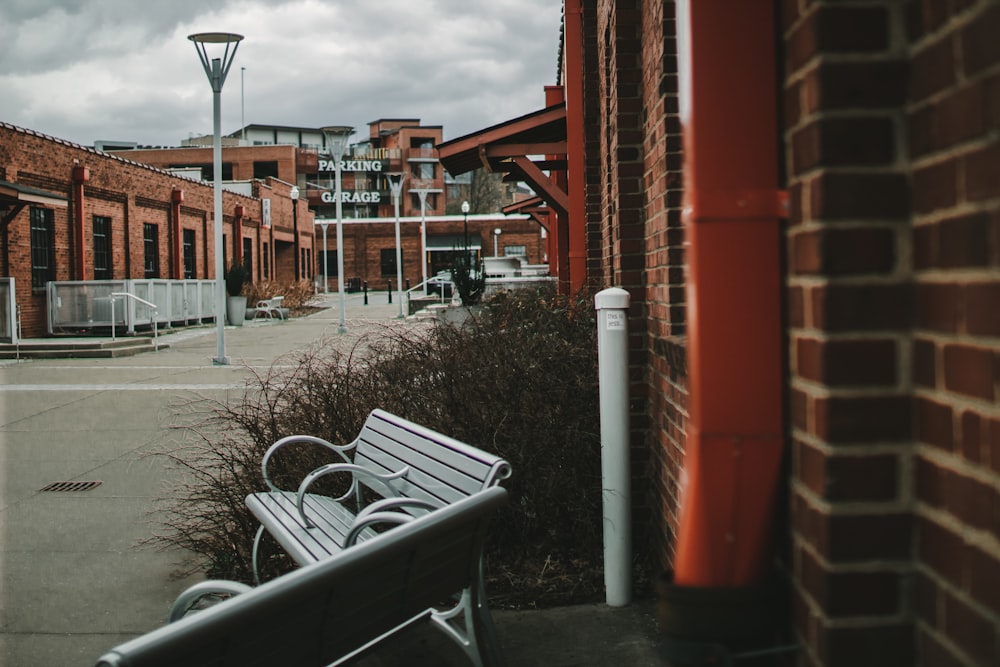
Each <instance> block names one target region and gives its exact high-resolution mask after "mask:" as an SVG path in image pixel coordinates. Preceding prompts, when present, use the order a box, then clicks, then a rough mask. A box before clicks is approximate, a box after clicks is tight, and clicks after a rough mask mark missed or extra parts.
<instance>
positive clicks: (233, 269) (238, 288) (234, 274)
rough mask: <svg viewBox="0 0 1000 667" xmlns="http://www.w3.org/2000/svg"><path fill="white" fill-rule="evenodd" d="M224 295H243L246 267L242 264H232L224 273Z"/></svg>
mask: <svg viewBox="0 0 1000 667" xmlns="http://www.w3.org/2000/svg"><path fill="white" fill-rule="evenodd" d="M225 281H226V294H228V295H229V296H239V295H240V294H242V293H243V283H245V282H246V281H247V267H245V266H244V265H243V262H233V263H232V264H231V265H230V267H229V270H228V271H226V275H225Z"/></svg>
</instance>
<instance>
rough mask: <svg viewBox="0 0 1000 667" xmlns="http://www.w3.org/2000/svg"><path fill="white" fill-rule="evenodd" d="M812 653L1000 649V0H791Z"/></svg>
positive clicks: (794, 297)
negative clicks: (999, 589) (951, 0)
mask: <svg viewBox="0 0 1000 667" xmlns="http://www.w3.org/2000/svg"><path fill="white" fill-rule="evenodd" d="M784 28H785V37H786V48H787V53H786V56H787V57H786V62H785V66H786V69H787V81H786V102H787V103H786V107H785V108H786V127H787V132H786V140H787V151H788V165H789V189H790V191H791V195H792V196H791V200H792V204H793V205H792V211H791V219H790V228H789V234H788V248H789V254H788V271H789V277H788V286H789V320H790V327H791V329H790V332H789V333H790V343H791V349H790V350H789V356H790V359H789V364H790V368H791V372H792V377H791V386H790V390H791V400H790V404H791V420H792V443H791V444H792V449H793V466H794V475H793V479H792V517H793V522H792V535H793V547H794V550H793V554H792V558H793V561H792V571H793V574H794V580H795V581H794V584H795V602H796V604H795V608H796V614H795V622H796V627H797V629H798V632H799V636H800V639H801V640H802V642H803V644H804V647H805V653H804V657H803V663H804V664H823V665H841V664H852V665H854V664H872V665H875V664H879V665H881V664H918V665H938V664H956V665H958V664H962V665H992V664H998V662H1000V631H998V628H1000V598H998V596H997V595H996V593H995V590H994V589H996V588H997V582H998V581H1000V579H998V577H1000V541H998V540H1000V511H998V510H997V508H998V507H1000V465H998V464H997V461H1000V445H997V442H998V437H997V434H998V433H1000V409H998V402H997V395H996V388H997V387H996V383H997V378H998V377H1000V324H998V321H997V320H998V318H997V316H996V313H997V312H1000V225H998V224H997V222H996V221H997V220H998V219H1000V218H998V217H997V216H998V209H1000V181H997V180H996V178H995V175H996V173H997V168H998V167H1000V151H998V150H997V146H998V143H997V137H996V135H997V129H1000V114H998V113H997V111H996V109H997V108H1000V107H997V106H996V102H995V100H997V99H1000V97H998V96H997V93H996V91H998V90H1000V84H998V82H1000V49H998V47H997V44H1000V41H998V40H997V38H996V35H997V34H1000V11H998V6H997V4H996V3H991V2H966V3H947V4H946V3H935V2H929V1H914V2H910V3H905V6H904V4H902V3H896V2H891V1H875V0H873V1H871V2H862V3H851V4H850V5H844V4H842V3H833V2H821V3H805V2H801V3H800V2H794V1H788V2H785V3H784Z"/></svg>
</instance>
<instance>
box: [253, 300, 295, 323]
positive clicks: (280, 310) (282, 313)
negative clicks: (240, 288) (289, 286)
mask: <svg viewBox="0 0 1000 667" xmlns="http://www.w3.org/2000/svg"><path fill="white" fill-rule="evenodd" d="M284 301H285V297H283V296H272V297H271V298H270V299H261V300H260V301H258V302H257V306H256V312H255V313H254V319H257V318H258V317H261V316H262V315H263V316H265V317H267V319H269V320H270V319H272V318H275V317H277V318H278V319H279V320H285V319H288V309H287V308H284V307H282V305H281V304H282V303H284Z"/></svg>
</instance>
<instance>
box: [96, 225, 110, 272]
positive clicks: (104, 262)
mask: <svg viewBox="0 0 1000 667" xmlns="http://www.w3.org/2000/svg"><path fill="white" fill-rule="evenodd" d="M111 273H112V272H111V218H108V217H105V216H103V215H95V216H94V280H111Z"/></svg>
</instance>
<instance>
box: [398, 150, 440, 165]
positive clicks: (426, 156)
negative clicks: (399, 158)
mask: <svg viewBox="0 0 1000 667" xmlns="http://www.w3.org/2000/svg"><path fill="white" fill-rule="evenodd" d="M406 161H407V162H437V161H438V152H437V149H436V148H411V149H410V150H409V151H407V153H406Z"/></svg>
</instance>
